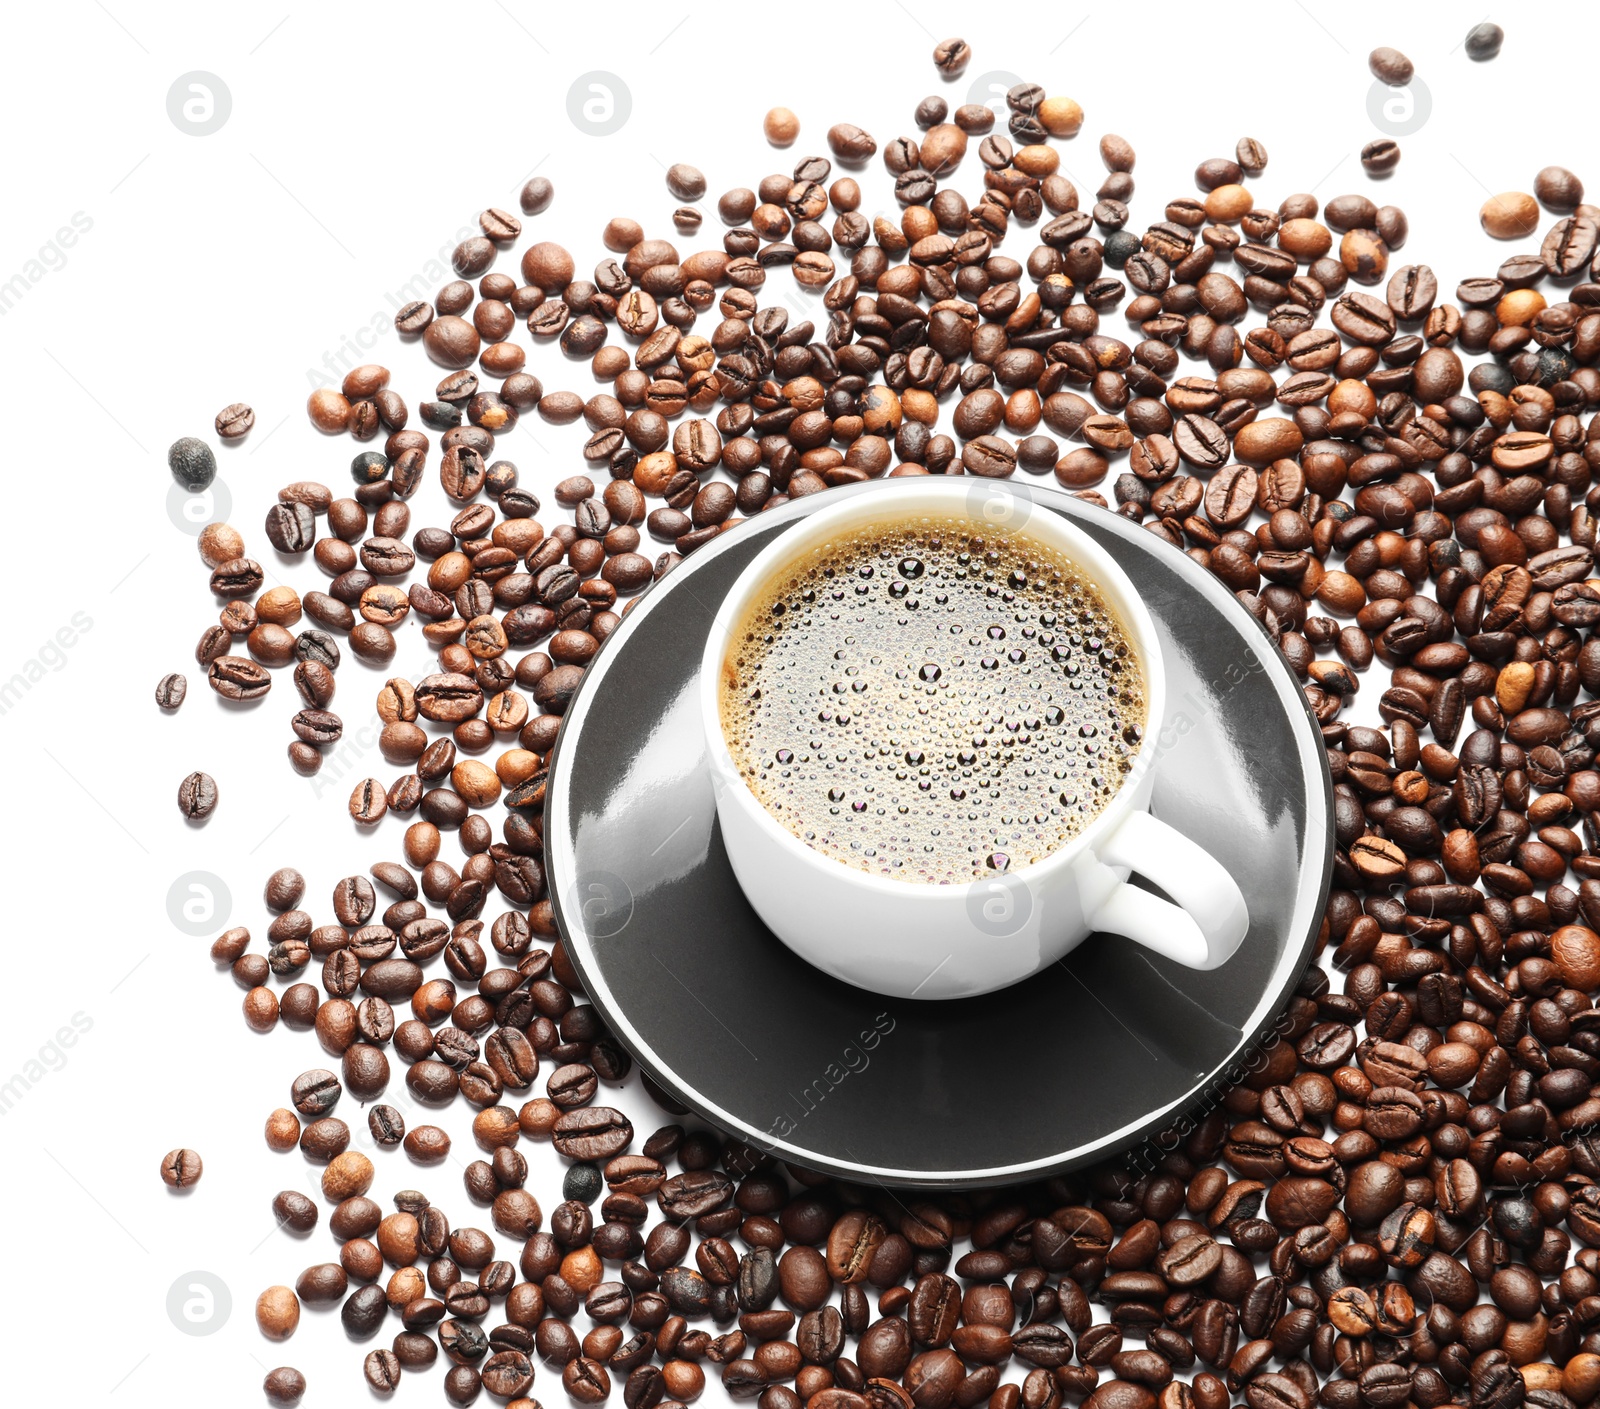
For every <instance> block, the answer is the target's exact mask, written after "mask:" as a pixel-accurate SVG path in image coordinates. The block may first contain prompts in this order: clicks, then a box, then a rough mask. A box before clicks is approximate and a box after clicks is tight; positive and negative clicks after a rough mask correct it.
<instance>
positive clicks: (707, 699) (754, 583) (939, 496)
mask: <svg viewBox="0 0 1600 1409" xmlns="http://www.w3.org/2000/svg"><path fill="white" fill-rule="evenodd" d="M980 486H981V487H980ZM975 493H976V494H978V495H984V494H989V495H994V494H996V493H998V494H1002V495H1004V496H1006V497H1008V498H1009V499H1011V500H1020V501H1022V502H1023V503H1025V504H1027V505H1028V516H1027V518H1026V519H1025V520H1024V521H1023V523H1022V524H1021V525H1019V526H1018V527H1017V528H1016V529H1014V530H1013V531H1015V532H1018V533H1029V532H1033V533H1034V534H1035V536H1037V537H1044V538H1049V537H1050V536H1051V535H1054V536H1055V538H1056V539H1057V542H1056V543H1054V544H1052V545H1051V546H1054V547H1058V548H1059V549H1060V551H1063V552H1066V553H1067V554H1068V555H1069V556H1071V557H1072V558H1073V559H1074V561H1075V562H1077V563H1078V565H1079V566H1080V567H1082V568H1083V569H1084V570H1085V571H1086V572H1087V573H1088V575H1089V576H1090V577H1091V578H1092V579H1093V580H1094V582H1095V585H1096V586H1097V587H1101V588H1102V589H1103V590H1104V589H1105V588H1106V587H1109V588H1110V589H1111V591H1110V595H1111V597H1112V598H1113V600H1111V601H1110V602H1109V603H1108V605H1109V606H1110V607H1111V609H1112V610H1113V612H1114V613H1115V614H1116V616H1117V618H1118V620H1119V621H1120V622H1121V623H1122V625H1123V627H1124V629H1125V630H1129V631H1130V632H1131V634H1132V635H1133V636H1134V638H1135V639H1134V647H1135V649H1136V650H1137V651H1138V652H1139V658H1140V664H1141V665H1142V666H1143V667H1144V674H1145V701H1146V718H1145V738H1144V742H1143V743H1142V744H1141V745H1140V748H1139V752H1138V754H1137V755H1135V758H1134V762H1133V765H1132V767H1131V768H1130V770H1129V772H1128V776H1127V777H1126V778H1124V779H1123V782H1122V786H1121V787H1120V788H1118V789H1117V791H1116V793H1115V794H1114V795H1113V796H1112V797H1111V799H1110V800H1109V801H1108V802H1107V803H1106V805H1105V806H1104V807H1103V808H1101V810H1100V812H1099V813H1098V814H1097V815H1096V816H1095V817H1094V818H1093V819H1092V820H1091V821H1090V823H1089V824H1088V826H1086V827H1085V828H1084V829H1083V830H1082V831H1081V832H1079V833H1078V834H1077V836H1075V837H1073V838H1072V839H1071V840H1069V841H1068V842H1066V843H1065V844H1064V845H1062V846H1059V847H1057V848H1056V849H1055V850H1054V851H1052V852H1050V853H1049V854H1048V855H1046V856H1043V857H1041V858H1040V859H1039V860H1037V861H1031V862H1029V863H1028V864H1027V865H1024V866H1018V867H1015V868H1014V869H1007V870H1005V871H997V872H995V874H994V875H993V876H983V877H977V878H975V879H973V880H970V881H959V882H954V883H951V884H938V885H934V884H929V883H926V882H921V881H906V880H899V879H896V878H895V877H892V876H880V875H877V874H875V873H874V872H871V871H863V870H861V869H860V868H858V867H855V866H851V865H849V864H848V863H847V862H844V861H840V860H839V859H837V858H836V857H832V856H828V855H826V854H825V853H823V852H820V851H818V850H817V849H816V848H815V847H813V846H810V845H809V844H807V843H806V842H805V841H804V840H803V839H802V838H800V837H797V836H796V835H795V834H794V833H793V832H791V831H790V830H789V829H788V828H787V827H785V826H784V825H783V824H782V823H781V822H779V821H778V820H777V818H775V817H774V816H773V815H772V814H771V813H770V812H769V811H767V808H766V805H765V804H764V803H763V802H762V801H761V799H760V798H758V797H757V796H756V795H755V793H754V791H753V790H752V789H751V787H750V785H749V784H748V783H747V782H746V781H745V779H744V775H743V774H742V773H740V771H739V768H738V766H737V764H735V763H734V760H733V753H732V750H731V749H730V748H729V747H728V741H727V737H726V735H725V734H724V733H723V730H722V716H721V691H720V683H721V672H722V665H723V662H724V660H725V658H726V655H727V646H728V644H729V642H730V641H731V639H732V634H733V632H732V628H733V626H734V625H735V624H736V623H737V621H738V619H739V618H740V617H741V616H742V615H743V614H744V611H745V609H746V608H747V607H748V606H749V603H750V600H751V598H752V597H754V595H755V594H756V592H757V591H758V590H760V588H761V587H762V586H763V585H765V583H766V582H767V581H768V580H770V578H771V576H772V575H773V574H774V573H775V572H776V571H778V570H779V569H781V568H784V567H787V566H788V564H789V562H790V561H791V560H792V559H794V558H796V557H798V556H800V555H801V554H802V553H804V552H805V551H806V550H807V549H808V548H809V547H811V546H813V545H814V544H815V543H816V542H817V541H818V539H820V538H826V537H827V536H828V535H829V534H831V533H836V532H838V531H839V529H840V528H841V527H843V526H844V525H846V524H850V523H853V522H856V521H871V520H873V519H890V518H894V517H897V516H901V515H905V514H908V513H909V514H917V513H922V512H929V513H937V512H944V513H948V512H950V511H951V510H952V509H955V510H957V511H958V512H962V513H965V514H966V515H967V516H968V517H971V518H974V519H976V518H977V516H976V515H974V514H972V513H971V511H970V508H969V507H968V506H969V505H970V504H971V502H972V499H973V496H974V494H975ZM900 495H904V496H905V499H907V500H912V501H917V500H922V501H924V502H929V501H931V503H932V504H934V505H937V507H930V508H927V509H915V508H908V507H907V506H906V505H905V504H904V503H903V502H900V503H896V502H894V500H893V499H891V496H896V497H898V496H900ZM1041 526H1042V528H1043V532H1042V533H1040V532H1039V531H1038V530H1039V529H1040V527H1041ZM699 688H700V713H701V722H702V724H703V725H704V732H705V736H706V746H707V752H708V761H709V762H710V765H711V774H712V778H713V780H714V783H715V792H716V801H717V805H718V806H719V807H720V806H721V805H722V802H723V799H724V795H725V793H726V792H727V791H728V790H729V789H734V790H736V792H735V796H736V798H737V801H738V803H739V804H740V807H741V809H742V812H743V813H744V814H745V815H746V816H747V817H748V818H749V819H750V820H751V821H752V822H753V823H754V825H756V826H757V827H758V828H760V829H761V830H762V831H763V832H764V833H765V834H766V835H767V836H768V837H769V838H771V839H772V840H774V841H775V842H776V843H777V844H778V845H779V846H781V847H783V848H784V849H786V850H787V851H788V852H789V854H790V855H791V856H793V857H794V859H795V860H797V861H801V862H803V863H804V864H805V865H807V866H815V867H818V868H821V870H822V872H823V874H826V875H829V876H832V877H833V878H834V879H835V880H840V879H843V880H845V881H846V883H853V884H856V885H860V886H865V887H867V888H868V889H870V890H873V891H876V892H878V893H880V894H884V895H891V896H896V897H899V898H901V899H903V900H904V901H906V902H907V903H912V904H914V903H917V902H918V900H919V899H921V900H924V901H932V900H943V899H945V898H947V897H959V898H961V899H962V900H963V901H964V900H965V899H966V898H967V897H968V896H969V895H970V894H971V893H972V891H973V889H974V888H975V887H989V886H992V885H994V884H995V883H996V882H997V881H998V882H1000V883H1002V884H1005V883H1009V882H1020V883H1023V884H1031V883H1034V882H1036V881H1038V880H1040V879H1042V878H1044V877H1046V876H1048V875H1049V874H1051V873H1053V872H1054V871H1056V870H1060V869H1064V868H1066V867H1069V866H1070V865H1072V863H1073V862H1074V861H1076V860H1077V859H1078V858H1079V857H1080V856H1082V855H1083V854H1084V853H1085V852H1086V851H1088V850H1091V849H1092V846H1093V844H1095V843H1098V842H1100V841H1101V840H1103V839H1104V838H1105V836H1106V835H1107V834H1109V833H1110V831H1111V830H1112V829H1113V828H1114V827H1116V826H1117V825H1118V824H1119V823H1120V822H1121V821H1122V820H1123V818H1124V817H1126V816H1127V815H1128V813H1129V812H1130V811H1131V810H1132V808H1133V804H1134V793H1135V791H1136V789H1137V787H1138V785H1139V783H1140V782H1141V781H1142V780H1143V778H1144V775H1145V774H1146V773H1148V772H1149V771H1150V769H1151V768H1152V767H1154V764H1155V747H1154V746H1155V740H1156V739H1157V738H1158V736H1159V733H1160V728H1161V722H1162V720H1163V718H1164V717H1165V713H1166V666H1165V662H1164V661H1163V660H1162V656H1161V643H1160V640H1159V638H1158V637H1157V635H1156V630H1155V622H1154V620H1153V619H1152V617H1151V616H1150V612H1149V609H1148V608H1147V607H1146V606H1145V605H1144V602H1143V601H1142V600H1141V598H1140V597H1139V594H1138V590H1137V588H1136V587H1135V586H1134V584H1133V579H1132V578H1130V577H1129V576H1128V574H1127V573H1126V572H1125V571H1124V570H1123V568H1122V566H1121V565H1120V564H1119V563H1117V562H1116V560H1115V559H1113V558H1112V556H1111V555H1110V554H1109V553H1108V552H1106V551H1105V550H1104V549H1103V548H1101V547H1100V545H1099V544H1098V543H1096V542H1095V541H1094V539H1093V538H1091V537H1090V536H1089V534H1088V533H1086V532H1085V531H1084V530H1083V529H1081V528H1079V527H1078V525H1077V524H1075V523H1073V522H1072V520H1070V519H1069V518H1067V517H1066V516H1065V515H1064V514H1059V513H1056V512H1055V511H1054V510H1053V509H1051V508H1050V507H1049V506H1048V505H1047V504H1043V503H1041V502H1040V501H1039V500H1037V499H1035V498H1034V496H1033V495H1032V493H1031V492H1030V491H1029V488H1028V486H1026V485H1011V484H1008V483H1005V482H1002V481H994V480H977V479H972V478H967V477H963V478H961V479H942V478H933V477H931V476H930V477H928V478H927V479H923V478H922V477H918V478H917V479H915V480H913V481H911V483H910V484H908V486H907V487H906V488H905V489H903V490H892V491H890V493H889V494H863V495H854V496H851V497H850V498H849V499H846V500H844V501H842V502H840V503H837V504H830V505H828V506H827V507H826V508H824V509H819V510H818V511H817V512H816V513H814V514H812V515H810V516H809V517H808V518H806V519H803V520H801V521H799V522H798V523H796V525H795V526H794V527H793V528H792V529H791V530H789V531H788V532H787V533H784V534H781V535H779V537H777V538H776V539H774V540H773V541H772V542H771V543H769V544H768V545H767V546H766V547H765V548H763V549H762V550H761V552H760V553H758V554H757V555H756V556H755V557H754V558H752V559H751V560H750V562H749V564H748V565H747V566H746V567H745V568H744V569H743V571H742V572H740V574H739V576H738V577H737V578H736V579H735V580H734V584H733V586H732V587H731V588H730V589H729V591H728V593H727V595H726V596H725V597H724V598H723V599H722V601H721V603H719V604H718V606H717V607H716V609H715V612H714V621H713V625H712V630H711V632H710V634H709V635H708V636H707V637H706V645H705V649H704V651H703V652H702V654H701V658H700V680H699ZM839 872H843V873H845V874H844V876H842V877H841V876H840V875H839Z"/></svg>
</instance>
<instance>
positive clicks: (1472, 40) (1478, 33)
mask: <svg viewBox="0 0 1600 1409" xmlns="http://www.w3.org/2000/svg"><path fill="white" fill-rule="evenodd" d="M1505 37H1506V32H1505V30H1503V29H1501V28H1500V26H1499V25H1497V24H1489V23H1487V22H1486V23H1484V24H1475V25H1473V27H1472V28H1471V29H1469V30H1468V31H1467V38H1466V50H1467V57H1468V58H1469V59H1471V60H1473V62H1474V63H1480V64H1481V63H1485V62H1487V61H1488V60H1489V59H1492V58H1494V57H1496V56H1497V55H1498V54H1499V52H1500V46H1501V44H1503V43H1504V42H1505Z"/></svg>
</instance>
